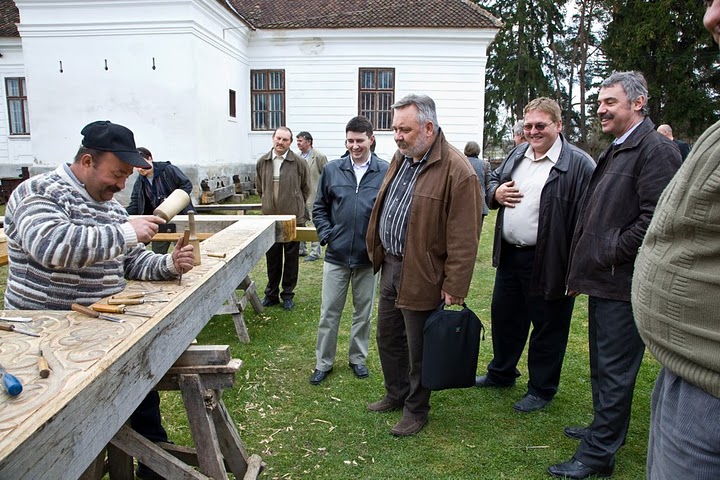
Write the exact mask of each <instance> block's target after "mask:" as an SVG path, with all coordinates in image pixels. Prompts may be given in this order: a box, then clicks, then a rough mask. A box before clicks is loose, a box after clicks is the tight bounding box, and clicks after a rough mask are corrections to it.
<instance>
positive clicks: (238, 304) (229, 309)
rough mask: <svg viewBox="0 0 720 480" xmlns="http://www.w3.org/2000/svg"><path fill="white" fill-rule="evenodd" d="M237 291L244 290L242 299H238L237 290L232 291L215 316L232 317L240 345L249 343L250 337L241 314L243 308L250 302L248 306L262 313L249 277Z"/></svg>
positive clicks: (254, 286)
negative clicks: (227, 315)
mask: <svg viewBox="0 0 720 480" xmlns="http://www.w3.org/2000/svg"><path fill="white" fill-rule="evenodd" d="M238 289H242V290H245V293H244V294H243V295H242V297H238V293H237V290H235V291H233V293H232V294H231V295H230V298H229V299H228V301H227V303H226V304H225V305H223V306H222V307H221V308H220V310H218V311H217V312H216V313H215V315H226V314H229V315H232V319H233V323H234V324H235V331H236V332H237V336H238V339H239V340H240V342H242V343H249V342H250V335H249V334H248V331H247V326H246V325H245V317H244V316H243V312H244V311H245V308H247V304H248V302H250V305H252V307H253V309H254V310H255V311H256V312H257V313H262V311H263V306H262V302H261V301H260V298H259V297H258V295H257V287H256V285H255V282H253V281H252V280H250V277H245V280H243V281H242V282H241V283H240V285H239V286H238Z"/></svg>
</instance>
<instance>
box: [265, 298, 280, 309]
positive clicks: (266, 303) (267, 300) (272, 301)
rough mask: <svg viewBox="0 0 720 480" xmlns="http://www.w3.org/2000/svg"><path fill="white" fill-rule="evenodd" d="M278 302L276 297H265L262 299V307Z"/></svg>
mask: <svg viewBox="0 0 720 480" xmlns="http://www.w3.org/2000/svg"><path fill="white" fill-rule="evenodd" d="M279 303H280V300H278V299H277V298H270V297H265V298H263V299H262V306H263V307H272V306H273V305H278V304H279Z"/></svg>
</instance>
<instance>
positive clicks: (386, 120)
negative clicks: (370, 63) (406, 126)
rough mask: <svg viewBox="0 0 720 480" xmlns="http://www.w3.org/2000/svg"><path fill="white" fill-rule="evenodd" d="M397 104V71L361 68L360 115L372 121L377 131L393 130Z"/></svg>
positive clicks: (359, 87)
mask: <svg viewBox="0 0 720 480" xmlns="http://www.w3.org/2000/svg"><path fill="white" fill-rule="evenodd" d="M393 103H395V69H394V68H361V69H360V78H359V81H358V115H363V116H364V117H366V118H367V119H368V120H370V121H371V122H372V124H373V126H374V127H375V130H392V104H393Z"/></svg>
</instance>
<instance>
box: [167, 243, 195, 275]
mask: <svg viewBox="0 0 720 480" xmlns="http://www.w3.org/2000/svg"><path fill="white" fill-rule="evenodd" d="M183 240H185V239H184V238H183V237H180V239H179V240H178V241H177V243H176V244H175V248H173V251H172V259H173V265H175V270H177V271H178V273H186V272H189V271H190V270H192V268H193V266H195V252H194V251H193V247H192V245H185V244H184V242H183Z"/></svg>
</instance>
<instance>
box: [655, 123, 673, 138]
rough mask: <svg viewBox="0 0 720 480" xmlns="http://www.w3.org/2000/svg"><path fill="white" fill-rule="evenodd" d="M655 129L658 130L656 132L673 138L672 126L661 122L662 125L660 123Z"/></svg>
mask: <svg viewBox="0 0 720 480" xmlns="http://www.w3.org/2000/svg"><path fill="white" fill-rule="evenodd" d="M657 131H658V133H660V134H662V135H664V136H665V137H667V138H668V139H670V140H672V139H673V134H672V128H670V125H668V124H666V123H663V124H662V125H660V126H659V127H658V128H657Z"/></svg>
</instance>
